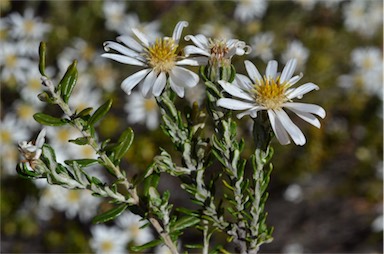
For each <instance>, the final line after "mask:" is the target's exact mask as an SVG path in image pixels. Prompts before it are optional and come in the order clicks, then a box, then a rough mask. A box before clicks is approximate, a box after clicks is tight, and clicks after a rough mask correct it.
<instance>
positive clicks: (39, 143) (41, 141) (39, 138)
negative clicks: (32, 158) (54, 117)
mask: <svg viewBox="0 0 384 254" xmlns="http://www.w3.org/2000/svg"><path fill="white" fill-rule="evenodd" d="M46 133H47V130H46V128H43V129H42V130H41V131H40V133H39V135H37V138H36V144H35V145H36V147H38V148H41V147H42V146H43V145H44V142H45V134H46Z"/></svg>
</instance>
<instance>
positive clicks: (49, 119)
mask: <svg viewBox="0 0 384 254" xmlns="http://www.w3.org/2000/svg"><path fill="white" fill-rule="evenodd" d="M33 118H34V119H35V120H36V122H38V123H40V124H43V125H48V126H62V125H65V124H67V123H68V122H69V120H67V119H62V118H57V117H54V116H50V115H47V114H44V113H36V114H34V115H33Z"/></svg>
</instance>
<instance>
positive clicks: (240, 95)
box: [218, 80, 254, 101]
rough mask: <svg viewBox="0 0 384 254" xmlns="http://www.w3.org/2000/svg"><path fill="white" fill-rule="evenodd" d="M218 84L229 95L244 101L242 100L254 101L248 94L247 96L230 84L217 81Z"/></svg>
mask: <svg viewBox="0 0 384 254" xmlns="http://www.w3.org/2000/svg"><path fill="white" fill-rule="evenodd" d="M218 82H219V84H220V85H221V87H222V88H223V89H224V90H225V91H226V92H227V93H229V94H230V95H232V96H235V97H238V98H241V99H244V100H248V101H254V99H253V98H252V97H251V96H250V95H249V94H247V93H246V92H245V91H243V90H241V89H240V88H238V87H237V86H235V85H233V84H231V83H228V82H227V81H224V80H219V81H218Z"/></svg>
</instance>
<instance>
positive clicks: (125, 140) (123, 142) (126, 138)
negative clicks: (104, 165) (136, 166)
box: [114, 128, 134, 161]
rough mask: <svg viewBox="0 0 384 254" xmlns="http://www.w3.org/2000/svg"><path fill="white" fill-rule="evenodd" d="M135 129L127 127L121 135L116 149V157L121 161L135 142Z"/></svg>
mask: <svg viewBox="0 0 384 254" xmlns="http://www.w3.org/2000/svg"><path fill="white" fill-rule="evenodd" d="M133 137H134V134H133V130H132V129H131V128H128V129H126V130H125V131H124V132H123V133H122V134H121V136H120V138H119V140H118V143H119V145H118V146H117V147H116V149H115V156H114V159H115V160H117V161H119V160H120V159H121V158H122V157H123V156H124V155H125V154H126V153H127V151H128V149H129V148H130V147H131V145H132V142H133Z"/></svg>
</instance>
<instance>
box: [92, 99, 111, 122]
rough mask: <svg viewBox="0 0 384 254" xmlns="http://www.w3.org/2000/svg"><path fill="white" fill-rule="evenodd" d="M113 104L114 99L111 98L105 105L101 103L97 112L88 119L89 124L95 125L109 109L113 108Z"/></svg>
mask: <svg viewBox="0 0 384 254" xmlns="http://www.w3.org/2000/svg"><path fill="white" fill-rule="evenodd" d="M111 106H112V100H111V99H109V100H107V101H106V102H105V103H104V104H103V105H101V106H100V107H99V108H98V109H97V110H96V111H95V113H93V115H92V116H91V118H89V120H88V124H89V125H94V124H95V123H96V122H98V121H99V120H100V119H101V118H103V116H104V115H105V114H107V112H108V111H109V109H110V108H111Z"/></svg>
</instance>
